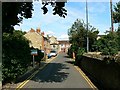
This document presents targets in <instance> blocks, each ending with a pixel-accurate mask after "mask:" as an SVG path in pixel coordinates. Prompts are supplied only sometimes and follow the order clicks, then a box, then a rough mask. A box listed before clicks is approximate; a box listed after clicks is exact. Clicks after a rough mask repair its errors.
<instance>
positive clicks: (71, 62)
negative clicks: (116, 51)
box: [65, 61, 75, 65]
mask: <svg viewBox="0 0 120 90" xmlns="http://www.w3.org/2000/svg"><path fill="white" fill-rule="evenodd" d="M65 62H67V63H69V64H73V65H75V61H65Z"/></svg>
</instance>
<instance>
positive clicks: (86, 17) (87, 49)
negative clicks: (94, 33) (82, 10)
mask: <svg viewBox="0 0 120 90" xmlns="http://www.w3.org/2000/svg"><path fill="white" fill-rule="evenodd" d="M86 25H87V27H86V29H87V52H89V38H88V6H87V0H86Z"/></svg>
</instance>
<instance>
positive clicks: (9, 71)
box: [2, 31, 32, 82]
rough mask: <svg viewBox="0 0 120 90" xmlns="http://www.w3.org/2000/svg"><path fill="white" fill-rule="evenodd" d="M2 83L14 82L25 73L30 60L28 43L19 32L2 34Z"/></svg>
mask: <svg viewBox="0 0 120 90" xmlns="http://www.w3.org/2000/svg"><path fill="white" fill-rule="evenodd" d="M2 47H3V48H2V53H3V54H2V74H3V75H2V76H3V82H5V81H14V80H15V79H16V78H17V77H19V76H20V75H22V74H23V73H25V72H26V70H27V67H28V66H29V64H30V62H31V61H32V60H31V55H30V48H29V41H28V40H27V39H26V38H25V37H24V36H23V33H22V32H21V31H14V32H13V34H8V33H3V42H2Z"/></svg>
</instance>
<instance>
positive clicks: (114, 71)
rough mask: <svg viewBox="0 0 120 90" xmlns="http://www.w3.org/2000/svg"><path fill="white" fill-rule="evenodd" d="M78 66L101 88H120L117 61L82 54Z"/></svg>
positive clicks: (119, 72) (119, 67) (119, 68)
mask: <svg viewBox="0 0 120 90" xmlns="http://www.w3.org/2000/svg"><path fill="white" fill-rule="evenodd" d="M80 67H81V69H82V70H83V71H85V72H86V73H87V75H88V77H89V76H90V77H91V76H92V78H94V79H95V81H96V82H97V83H99V85H101V87H102V88H115V89H117V90H118V89H120V65H119V64H118V63H116V62H114V61H112V60H111V61H110V62H108V61H107V60H106V61H105V60H99V59H95V58H91V57H87V56H83V57H82V59H81V60H80Z"/></svg>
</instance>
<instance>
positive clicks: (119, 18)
mask: <svg viewBox="0 0 120 90" xmlns="http://www.w3.org/2000/svg"><path fill="white" fill-rule="evenodd" d="M113 18H114V23H120V1H119V2H118V3H116V6H114V11H113Z"/></svg>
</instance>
